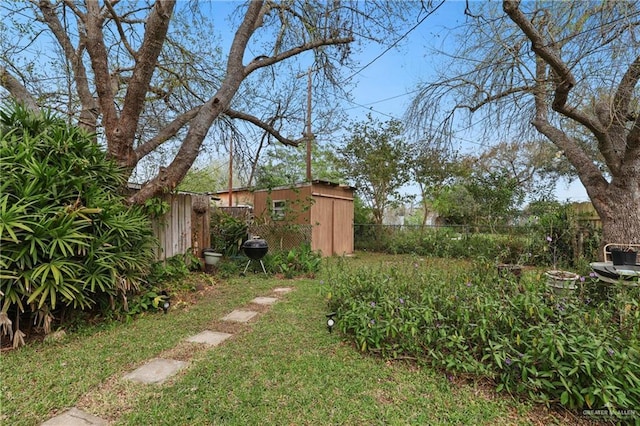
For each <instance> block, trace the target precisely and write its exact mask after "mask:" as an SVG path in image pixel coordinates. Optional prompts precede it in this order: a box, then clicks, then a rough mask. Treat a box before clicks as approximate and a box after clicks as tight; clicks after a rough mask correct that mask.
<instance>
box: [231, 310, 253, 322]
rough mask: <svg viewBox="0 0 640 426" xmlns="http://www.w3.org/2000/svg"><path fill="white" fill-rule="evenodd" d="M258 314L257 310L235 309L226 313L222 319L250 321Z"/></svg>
mask: <svg viewBox="0 0 640 426" xmlns="http://www.w3.org/2000/svg"><path fill="white" fill-rule="evenodd" d="M256 315H258V313H257V312H255V311H240V310H235V311H232V312H231V313H230V314H227V315H225V316H224V317H223V318H222V320H223V321H234V322H248V321H249V320H250V319H251V318H253V317H255V316H256Z"/></svg>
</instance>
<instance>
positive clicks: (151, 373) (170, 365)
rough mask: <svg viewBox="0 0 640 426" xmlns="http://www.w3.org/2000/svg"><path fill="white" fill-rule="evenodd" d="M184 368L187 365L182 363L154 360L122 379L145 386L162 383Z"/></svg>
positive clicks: (160, 359) (172, 360) (169, 360)
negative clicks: (145, 384)
mask: <svg viewBox="0 0 640 426" xmlns="http://www.w3.org/2000/svg"><path fill="white" fill-rule="evenodd" d="M186 366H187V363H186V362H184V361H176V360H174V359H162V358H156V359H152V360H151V361H149V362H148V363H146V364H145V365H143V366H142V367H140V368H138V369H136V370H134V371H132V372H131V373H129V374H127V375H126V376H124V378H125V379H127V380H133V381H134V382H140V383H147V384H150V383H162V382H164V381H165V380H167V379H168V378H169V377H171V376H173V375H174V374H176V373H177V372H178V371H180V370H181V369H183V368H184V367H186Z"/></svg>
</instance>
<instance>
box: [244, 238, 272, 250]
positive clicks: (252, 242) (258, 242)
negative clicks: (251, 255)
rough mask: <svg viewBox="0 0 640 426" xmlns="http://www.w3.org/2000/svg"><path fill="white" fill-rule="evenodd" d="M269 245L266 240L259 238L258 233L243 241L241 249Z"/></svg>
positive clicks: (266, 246)
mask: <svg viewBox="0 0 640 426" xmlns="http://www.w3.org/2000/svg"><path fill="white" fill-rule="evenodd" d="M268 247H269V245H268V244H267V241H266V240H264V239H262V238H260V237H259V236H258V235H254V236H253V238H251V239H249V240H247V241H245V242H244V243H243V244H242V248H243V249H252V248H268Z"/></svg>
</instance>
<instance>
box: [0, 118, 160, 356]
mask: <svg viewBox="0 0 640 426" xmlns="http://www.w3.org/2000/svg"><path fill="white" fill-rule="evenodd" d="M0 137H1V140H0V175H2V183H1V184H0V194H1V195H0V242H1V243H2V252H1V255H0V291H1V292H2V293H3V302H2V307H1V311H0V316H1V318H0V319H1V321H0V323H1V324H3V326H4V327H3V330H4V332H5V333H6V334H9V335H13V330H14V329H15V330H16V332H15V336H13V339H14V345H18V344H20V343H22V336H23V333H22V332H21V331H20V330H19V318H20V314H21V313H22V312H24V311H25V310H26V309H27V308H29V309H30V310H31V311H32V312H34V313H36V314H37V318H40V319H42V320H43V321H42V323H43V325H44V326H45V331H48V329H49V328H50V326H51V321H52V319H53V311H54V310H56V309H59V308H61V307H70V308H78V309H87V308H91V307H93V306H96V305H97V304H100V305H113V301H114V300H115V299H117V298H124V297H126V295H127V294H128V293H130V292H132V291H134V290H136V289H137V288H138V287H139V285H140V283H141V282H143V280H144V278H145V275H146V274H147V273H148V270H149V265H150V264H151V262H152V260H153V258H154V252H153V250H154V247H155V245H154V244H155V239H154V238H153V233H152V228H151V224H150V222H149V220H148V218H147V217H146V216H145V214H144V212H143V211H142V210H141V208H138V207H127V206H126V205H125V204H124V202H123V198H122V197H120V196H118V195H117V191H118V190H120V189H121V188H122V186H123V184H124V183H125V181H124V175H123V174H122V172H121V170H120V169H119V168H118V167H117V166H116V165H115V164H114V163H113V162H111V161H108V160H107V159H106V157H105V154H104V152H103V151H102V150H101V149H100V148H99V146H98V145H97V144H96V143H95V142H94V140H93V137H92V136H91V135H88V134H86V133H85V132H84V131H82V130H81V129H79V128H76V127H72V126H69V125H67V124H66V123H65V121H64V120H62V119H60V118H57V117H55V116H53V115H52V114H51V113H42V114H37V115H36V114H32V113H30V112H28V111H27V110H26V109H24V108H23V107H20V106H9V107H5V108H3V109H2V111H1V112H0ZM10 314H13V315H15V319H16V321H15V324H11V321H10V319H9V317H10Z"/></svg>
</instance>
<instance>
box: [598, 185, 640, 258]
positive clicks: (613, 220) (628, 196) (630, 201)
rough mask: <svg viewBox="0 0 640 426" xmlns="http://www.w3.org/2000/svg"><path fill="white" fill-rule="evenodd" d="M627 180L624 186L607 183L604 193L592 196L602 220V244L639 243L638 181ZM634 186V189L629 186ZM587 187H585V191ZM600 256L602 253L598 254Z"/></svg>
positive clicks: (639, 192)
mask: <svg viewBox="0 0 640 426" xmlns="http://www.w3.org/2000/svg"><path fill="white" fill-rule="evenodd" d="M635 179H636V181H635V182H633V181H631V180H628V181H627V182H628V184H627V185H626V187H625V186H619V185H616V184H615V181H614V182H613V183H612V184H610V185H609V187H608V188H607V191H606V193H604V194H597V195H595V196H594V197H592V200H593V205H594V207H595V209H596V211H597V212H598V215H599V216H600V220H601V221H602V244H603V245H604V244H608V243H621V244H640V191H638V186H639V185H640V183H638V182H637V178H635ZM630 186H632V187H633V186H634V187H635V191H633V190H631V188H629V187H630ZM588 190H589V188H587V191H588ZM599 256H602V253H601V254H600V255H599Z"/></svg>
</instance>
